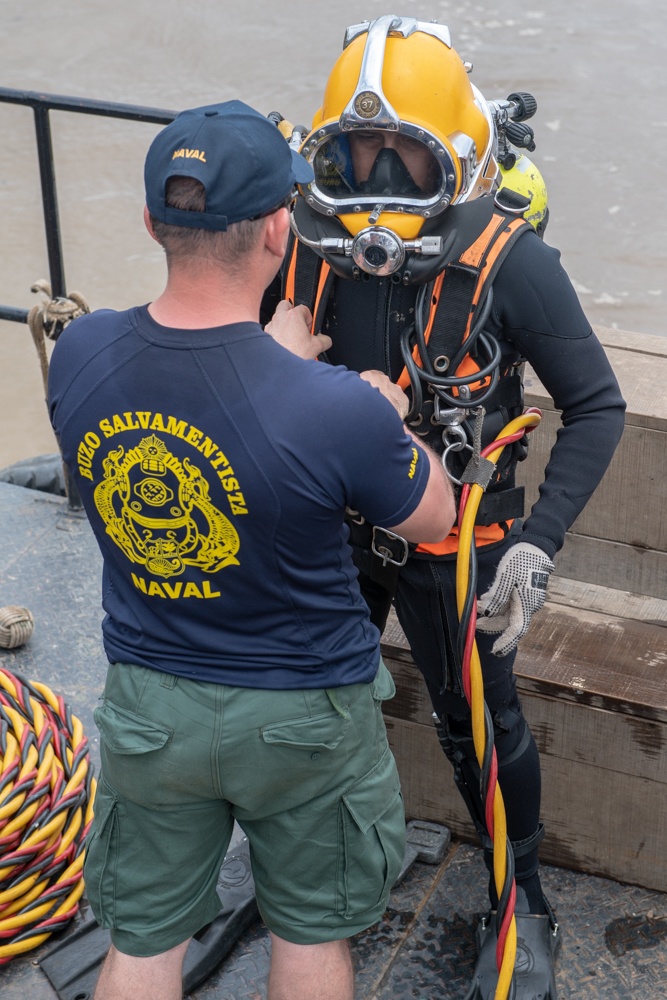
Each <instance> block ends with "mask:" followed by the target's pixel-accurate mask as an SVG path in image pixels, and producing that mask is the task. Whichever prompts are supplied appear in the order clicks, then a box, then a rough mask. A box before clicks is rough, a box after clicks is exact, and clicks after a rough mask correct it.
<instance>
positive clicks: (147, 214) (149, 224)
mask: <svg viewBox="0 0 667 1000" xmlns="http://www.w3.org/2000/svg"><path fill="white" fill-rule="evenodd" d="M144 225H145V227H146V229H147V230H148V233H149V235H150V236H152V238H153V239H154V240H155V242H156V243H157V242H158V238H157V236H156V235H155V233H154V232H153V223H152V222H151V213H150V212H149V211H148V205H144Z"/></svg>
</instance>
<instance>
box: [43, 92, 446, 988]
mask: <svg viewBox="0 0 667 1000" xmlns="http://www.w3.org/2000/svg"><path fill="white" fill-rule="evenodd" d="M311 178H312V171H311V168H310V167H309V165H308V164H307V163H306V162H305V160H304V159H303V158H302V157H301V156H299V155H298V154H297V153H295V152H292V151H291V150H290V148H289V146H288V145H287V143H286V142H285V140H284V139H283V138H282V136H281V135H280V133H279V131H278V130H277V129H276V128H275V126H274V125H273V124H272V123H271V122H269V121H268V120H267V119H265V118H263V117H262V116H261V115H259V114H258V113H257V112H255V111H253V110H252V109H251V108H249V107H247V106H246V105H244V104H242V103H241V102H238V101H231V102H227V103H226V104H219V105H213V106H210V107H205V108H198V109H195V110H192V111H186V112H183V113H182V114H180V115H179V116H178V117H177V118H176V119H175V120H174V122H172V123H171V124H170V125H169V126H167V128H165V129H164V130H163V131H162V132H160V134H159V135H158V136H157V137H156V139H155V140H154V142H153V144H152V146H151V148H150V150H149V153H148V157H147V160H146V169H145V182H146V202H147V207H146V224H147V227H148V230H149V232H150V233H151V235H152V236H153V237H154V238H155V239H156V240H157V241H158V243H160V245H161V246H162V247H163V248H164V250H165V253H166V258H167V267H168V279H167V284H166V287H165V289H164V291H163V292H162V294H161V295H160V296H159V297H158V298H157V299H156V300H155V301H154V302H152V303H151V304H150V305H148V306H142V307H139V308H135V309H130V310H128V311H126V312H120V313H118V312H114V311H112V310H101V311H99V312H96V313H93V314H91V315H89V316H86V317H82V318H81V319H80V320H77V321H75V322H74V323H72V324H71V325H70V326H69V327H68V328H67V329H66V330H65V332H64V333H63V335H62V336H61V337H60V339H59V341H58V343H57V345H56V347H55V350H54V353H53V358H52V363H51V371H50V386H49V401H50V411H51V418H52V422H53V426H54V429H55V431H56V433H57V435H58V438H59V441H60V444H61V448H62V452H63V456H64V459H65V461H66V462H67V464H68V466H69V467H70V469H71V470H72V472H73V475H74V477H75V479H76V483H77V486H78V489H79V492H80V494H81V497H82V500H83V503H84V506H85V509H86V512H87V514H88V517H89V520H90V523H91V526H92V528H93V531H94V532H95V535H96V537H97V540H98V542H99V545H100V549H101V551H102V555H103V562H104V578H103V604H104V608H105V611H106V613H107V614H106V617H105V619H104V622H103V636H104V647H105V651H106V654H107V656H108V659H109V672H108V676H107V681H106V685H105V692H104V699H103V704H102V706H101V708H99V709H98V710H97V712H96V716H95V717H96V722H97V725H98V727H99V729H100V732H101V736H102V741H101V746H102V772H101V777H100V783H99V787H98V793H97V799H96V803H95V821H94V826H93V832H92V836H91V841H90V844H89V848H88V853H87V859H86V867H85V879H86V889H87V894H88V898H89V900H90V903H91V906H92V909H93V912H94V914H95V916H96V918H97V920H98V922H99V923H100V924H101V925H102V926H104V927H108V928H110V929H111V938H112V948H111V950H110V953H109V956H108V958H107V960H106V962H105V964H104V966H103V969H102V972H101V975H100V979H99V982H98V986H97V990H96V993H95V996H96V998H97V1000H110V998H113V1000H124V998H128V1000H129V998H132V1000H134V998H135V997H137V996H141V997H149V996H150V997H151V998H154V1000H172V998H175V997H180V996H181V967H182V961H183V956H184V954H185V951H186V949H187V946H188V942H189V939H190V938H191V937H192V936H193V935H194V934H195V933H197V931H199V930H200V929H201V928H202V927H203V926H205V925H206V924H207V923H209V922H210V921H211V920H212V919H214V917H215V916H216V914H217V912H218V910H219V906H220V901H219V899H218V896H217V893H216V882H217V874H218V871H219V868H220V864H221V861H222V858H223V857H224V854H225V851H226V849H227V846H228V844H229V840H230V837H231V833H232V828H233V824H234V821H235V820H236V821H237V822H238V823H239V824H240V826H241V827H242V828H243V830H244V832H245V833H246V835H247V837H248V840H249V845H250V853H251V860H252V867H253V874H254V877H255V884H256V894H257V901H258V905H259V908H260V911H261V914H262V916H263V918H264V921H265V923H266V925H267V926H268V928H269V930H270V931H271V941H272V961H271V972H270V979H269V997H270V998H271V1000H287V998H288V997H289V998H290V1000H302V998H303V1000H306V998H307V1000H334V998H335V1000H352V997H353V975H352V968H351V962H350V956H349V948H348V944H347V939H348V938H349V937H350V936H351V935H352V934H355V933H357V932H359V931H361V930H363V929H365V928H366V927H368V926H370V925H371V924H373V923H374V922H376V921H377V920H378V919H379V917H380V916H381V914H382V912H383V910H384V907H385V905H386V901H387V898H388V893H389V890H390V888H391V885H392V882H393V880H394V877H395V875H396V873H397V871H398V869H399V867H400V863H401V861H402V856H403V838H404V816H403V808H402V800H401V795H400V788H399V783H398V775H397V772H396V766H395V763H394V760H393V757H392V755H391V752H390V750H389V747H388V744H387V739H386V732H385V729H384V723H383V720H382V712H381V703H382V700H383V699H385V698H387V697H391V696H392V694H393V683H392V680H391V677H390V675H389V674H388V671H387V670H386V668H385V667H384V665H383V664H382V662H381V660H380V654H379V633H378V630H377V628H376V627H375V626H374V625H372V624H371V622H370V618H369V614H368V610H367V607H366V604H365V602H364V601H363V599H362V597H361V593H360V590H359V585H358V582H357V571H356V569H355V568H354V565H353V562H352V557H351V550H350V547H349V545H348V541H347V537H348V528H347V527H346V524H345V511H346V509H348V510H354V511H356V512H359V514H360V515H361V516H364V517H366V518H367V519H368V520H369V521H370V522H372V523H373V524H374V525H376V526H378V530H380V531H381V532H384V533H385V534H384V536H383V537H385V538H391V537H392V535H394V536H400V538H401V539H406V540H413V541H416V540H418V539H420V540H422V539H431V540H433V541H435V540H439V539H441V538H442V537H443V536H444V535H446V534H447V532H448V530H449V528H450V527H451V525H452V523H453V520H454V506H453V499H452V492H451V489H450V487H449V485H448V481H447V478H446V476H445V475H444V472H443V469H442V466H441V464H440V462H439V460H438V459H437V458H436V457H435V455H434V453H432V452H431V451H430V450H429V449H428V448H426V447H425V446H424V445H423V443H421V442H420V441H419V440H418V439H417V438H415V437H414V436H413V435H412V434H411V432H409V431H407V430H406V428H405V426H404V424H403V420H402V418H403V417H404V416H405V414H406V413H407V406H408V404H407V397H406V396H405V394H404V393H403V392H402V390H401V389H399V388H398V387H397V386H395V385H394V384H393V383H392V382H391V381H390V380H389V379H388V378H387V377H386V376H385V375H383V374H382V373H380V372H377V371H366V372H362V373H361V375H359V374H357V373H355V372H350V371H348V370H347V369H345V368H343V367H332V366H329V365H324V364H319V363H317V360H316V359H317V357H318V355H319V354H321V353H322V352H323V351H325V350H326V349H327V348H328V347H330V345H331V341H330V339H329V337H328V336H325V335H318V336H311V334H310V331H309V322H310V319H311V316H310V313H309V310H308V309H307V308H305V307H303V306H302V307H297V308H292V307H291V306H290V305H289V304H288V303H287V302H283V303H281V305H280V306H279V308H278V309H277V310H276V314H275V316H274V318H273V320H272V321H271V323H269V325H268V327H267V328H266V330H263V329H262V328H261V327H260V325H259V323H258V317H259V308H260V302H261V298H262V295H263V292H264V290H265V288H266V287H267V285H268V284H269V283H270V282H271V280H272V279H273V277H274V276H275V274H276V273H277V271H278V268H279V266H280V264H281V262H282V259H283V257H284V254H285V250H286V245H287V236H288V231H289V208H290V204H291V201H292V199H293V191H294V188H295V185H296V184H297V183H302V184H305V183H308V182H309V181H310V180H311ZM387 532H388V533H389V534H387ZM378 544H379V543H378ZM403 544H406V543H403Z"/></svg>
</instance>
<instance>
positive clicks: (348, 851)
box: [338, 748, 405, 918]
mask: <svg viewBox="0 0 667 1000" xmlns="http://www.w3.org/2000/svg"><path fill="white" fill-rule="evenodd" d="M340 822H341V828H342V838H341V852H342V858H341V862H342V863H341V865H340V871H341V880H340V881H341V892H340V899H339V907H338V912H342V913H343V915H344V916H345V917H347V918H353V917H356V916H358V915H360V914H362V913H364V912H365V911H366V910H371V909H373V908H376V907H377V906H378V904H380V903H382V902H383V901H385V902H386V899H387V898H388V896H389V892H390V890H391V887H392V885H393V883H394V881H395V879H396V877H397V875H398V873H399V871H400V869H401V864H402V862H403V857H404V854H405V813H404V809H403V797H402V795H401V786H400V781H399V777H398V771H397V769H396V762H395V760H394V757H393V754H392V752H391V750H390V749H389V748H387V749H386V750H385V752H384V754H383V755H382V757H381V758H380V760H379V761H378V762H377V764H376V765H375V766H374V767H373V768H372V769H371V770H370V771H368V772H367V773H366V774H365V775H364V776H363V777H362V778H360V779H359V780H358V781H357V782H356V783H355V784H354V785H353V786H352V787H351V788H349V789H348V790H347V791H346V792H344V793H343V795H342V798H341V803H340Z"/></svg>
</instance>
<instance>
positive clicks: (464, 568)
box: [456, 407, 542, 1000]
mask: <svg viewBox="0 0 667 1000" xmlns="http://www.w3.org/2000/svg"><path fill="white" fill-rule="evenodd" d="M541 418H542V414H541V412H540V411H539V410H538V409H536V408H534V407H531V408H529V409H528V410H526V412H525V413H524V414H522V416H520V417H516V418H515V419H514V420H511V421H510V422H509V423H508V424H507V425H506V426H505V427H504V428H503V430H502V431H501V432H500V435H499V436H498V437H497V438H496V439H495V441H492V442H491V444H489V445H487V446H486V447H485V448H484V449H482V450H481V451H480V453H479V456H477V458H478V461H479V460H482V459H485V460H487V461H488V462H491V463H493V464H494V465H495V463H496V462H497V461H498V459H499V458H500V455H501V453H502V451H503V449H504V448H505V447H507V445H509V444H512V443H513V442H515V441H518V440H519V439H520V438H521V437H523V435H524V434H526V433H528V432H530V431H531V430H533V429H534V428H535V427H536V426H537V425H538V424H539V422H540V420H541ZM483 493H484V488H483V487H482V486H481V485H479V483H475V482H473V483H472V484H469V483H466V484H464V485H463V487H462V490H461V497H460V501H459V516H458V523H459V549H458V556H457V560H456V601H457V609H458V615H459V623H460V629H459V650H458V652H459V656H460V660H461V664H462V681H463V689H464V692H465V696H466V700H467V701H468V704H469V705H470V714H471V720H472V733H473V743H474V745H475V755H476V757H477V762H478V764H479V767H480V796H481V799H482V803H483V804H484V811H485V824H486V829H487V832H488V834H489V837H490V838H491V840H492V841H493V878H494V884H495V888H496V893H497V896H498V908H497V911H496V933H497V946H496V967H497V969H498V981H497V984H496V990H495V993H494V1000H507V998H508V997H509V996H510V994H511V991H512V986H513V980H514V965H515V962H516V948H517V938H516V920H515V917H514V904H515V899H516V886H515V883H514V855H513V853H512V848H511V845H510V842H509V837H508V835H507V820H506V816H505V805H504V802H503V796H502V792H501V790H500V786H499V784H498V761H497V757H496V748H495V746H494V737H493V721H492V719H491V713H490V712H489V709H488V706H487V704H486V702H485V700H484V679H483V676H482V666H481V662H480V658H479V653H478V650H477V643H476V641H475V628H476V623H477V597H476V590H477V554H476V550H475V543H474V530H475V517H476V515H477V511H478V508H479V504H480V501H481V499H482V495H483Z"/></svg>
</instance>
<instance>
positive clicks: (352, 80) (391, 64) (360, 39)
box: [313, 31, 489, 159]
mask: <svg viewBox="0 0 667 1000" xmlns="http://www.w3.org/2000/svg"><path fill="white" fill-rule="evenodd" d="M366 38H367V35H358V36H357V38H355V39H354V41H353V42H351V43H350V44H349V45H348V46H347V48H346V49H344V50H343V52H342V54H341V55H340V56H339V58H338V59H337V61H336V63H335V64H334V67H333V69H332V71H331V75H330V76H329V79H328V81H327V85H326V87H325V91H324V99H323V101H322V107H321V108H320V109H319V110H318V112H317V114H316V115H315V117H314V119H313V130H315V129H317V128H320V127H321V126H322V125H327V124H329V123H330V122H333V121H335V120H339V119H340V117H341V115H342V114H343V111H344V110H345V108H346V107H347V105H348V103H349V101H350V99H351V97H352V95H353V94H354V92H355V90H356V88H357V83H358V81H359V71H360V69H361V61H362V57H363V54H364V47H365V44H366ZM382 89H383V91H384V94H385V96H386V97H387V99H388V100H389V102H390V104H391V105H392V107H393V108H394V109H395V110H396V112H397V114H398V116H399V118H400V119H401V120H402V121H404V122H410V123H411V124H413V125H420V126H422V127H423V128H425V129H427V130H428V131H429V132H432V133H433V135H435V136H437V138H438V139H440V141H441V142H443V143H445V144H446V145H451V141H450V138H449V137H450V136H452V135H453V134H454V133H456V132H464V133H465V134H466V135H469V136H470V137H471V138H472V139H473V140H474V142H475V147H476V151H477V158H478V159H481V157H482V156H483V154H484V150H485V149H486V146H487V144H488V141H489V124H488V121H487V119H486V117H485V115H484V114H483V112H482V111H481V110H480V108H479V107H478V106H477V104H476V103H475V95H474V92H473V89H472V86H471V84H470V80H469V79H468V74H467V72H466V68H465V66H464V64H463V62H462V60H461V57H460V56H459V54H458V52H456V51H455V50H454V49H452V48H448V47H447V46H446V45H444V44H443V42H441V41H440V40H439V39H438V38H436V37H435V36H433V35H427V34H425V33H423V32H421V31H416V32H414V33H413V34H411V35H409V36H408V37H407V38H403V37H402V36H401V35H391V34H390V35H388V37H387V41H386V45H385V50H384V65H383V68H382Z"/></svg>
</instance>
